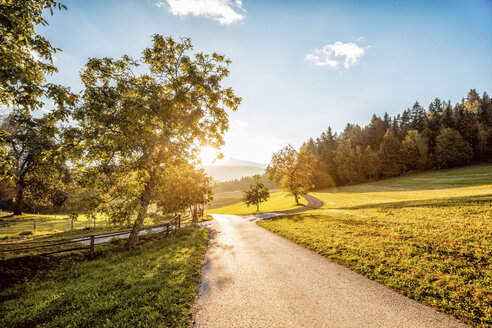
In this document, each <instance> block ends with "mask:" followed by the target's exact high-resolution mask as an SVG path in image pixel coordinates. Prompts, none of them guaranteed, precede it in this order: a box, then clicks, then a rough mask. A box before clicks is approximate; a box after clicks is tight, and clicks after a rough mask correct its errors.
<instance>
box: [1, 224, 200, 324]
mask: <svg viewBox="0 0 492 328" xmlns="http://www.w3.org/2000/svg"><path fill="white" fill-rule="evenodd" d="M208 234H209V232H208V230H206V229H202V228H198V227H197V226H189V227H185V228H183V229H181V230H179V231H177V232H176V233H175V234H173V235H171V236H170V237H168V238H162V237H160V236H158V235H149V236H142V237H140V240H141V241H142V244H141V245H139V246H137V247H136V249H134V250H131V251H127V250H125V249H123V247H122V244H123V243H124V241H120V242H117V243H115V244H114V245H111V246H110V247H112V249H111V250H110V251H108V252H105V253H103V254H99V256H98V257H97V258H96V259H95V260H92V261H85V256H82V255H80V254H69V255H63V256H61V255H60V256H51V257H45V258H36V257H35V258H32V259H31V260H26V259H23V260H22V262H20V261H19V260H11V261H5V262H4V263H3V264H2V266H1V268H0V276H2V281H1V282H0V286H1V288H0V300H1V302H0V326H1V327H31V326H38V325H42V326H43V327H68V326H72V327H137V326H138V327H171V326H172V327H187V325H188V322H189V320H190V318H191V304H192V302H193V300H194V298H195V295H196V292H197V290H198V282H199V279H200V270H201V264H202V260H203V257H204V253H205V247H206V243H207V240H208Z"/></svg>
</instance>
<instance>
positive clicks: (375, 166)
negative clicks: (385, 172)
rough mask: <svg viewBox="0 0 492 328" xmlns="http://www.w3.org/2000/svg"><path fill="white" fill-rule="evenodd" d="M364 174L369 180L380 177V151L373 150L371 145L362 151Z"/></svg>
mask: <svg viewBox="0 0 492 328" xmlns="http://www.w3.org/2000/svg"><path fill="white" fill-rule="evenodd" d="M362 163H363V164H364V165H363V174H364V176H365V177H366V178H368V179H369V180H374V179H377V178H379V174H380V173H381V160H380V159H379V156H378V153H376V152H375V151H373V150H372V149H371V147H370V146H367V147H366V149H364V152H363V153H362Z"/></svg>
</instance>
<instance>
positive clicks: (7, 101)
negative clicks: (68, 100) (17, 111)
mask: <svg viewBox="0 0 492 328" xmlns="http://www.w3.org/2000/svg"><path fill="white" fill-rule="evenodd" d="M62 8H63V9H66V7H65V5H63V4H61V3H59V2H56V1H54V0H23V1H15V0H4V1H2V5H1V6H0V36H1V37H0V40H1V42H0V63H1V65H0V104H3V105H5V106H6V107H15V108H23V109H26V110H27V111H29V110H33V109H37V108H40V107H41V106H42V105H43V102H42V101H41V100H40V98H41V97H42V96H46V97H48V98H51V99H53V100H55V102H58V101H59V100H61V98H64V97H67V93H66V92H67V91H68V90H67V89H65V88H63V87H61V86H56V85H52V84H46V85H45V84H44V83H45V81H46V75H48V74H52V73H54V72H56V71H57V69H56V67H55V66H54V65H53V54H54V53H55V52H56V51H57V50H60V49H57V48H55V47H53V46H52V45H51V43H50V42H49V41H48V40H46V39H45V38H44V37H42V36H41V35H39V34H37V33H36V32H35V31H36V26H37V25H39V24H41V25H46V24H47V21H46V20H45V18H44V17H43V11H45V10H49V11H50V13H51V14H53V11H54V10H55V9H58V10H60V9H62Z"/></svg>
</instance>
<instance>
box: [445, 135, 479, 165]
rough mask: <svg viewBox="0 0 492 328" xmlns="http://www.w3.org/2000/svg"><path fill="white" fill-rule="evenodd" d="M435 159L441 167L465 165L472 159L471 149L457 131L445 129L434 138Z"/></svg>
mask: <svg viewBox="0 0 492 328" xmlns="http://www.w3.org/2000/svg"><path fill="white" fill-rule="evenodd" d="M436 157H437V163H438V165H439V166H441V167H453V166H457V165H462V164H467V163H468V162H469V161H470V160H471V158H472V157H473V149H472V147H471V146H470V144H469V143H467V142H466V141H464V140H463V138H462V137H461V135H460V133H459V132H458V131H456V130H453V129H451V128H446V129H444V130H442V131H441V133H440V134H439V135H438V136H437V138H436Z"/></svg>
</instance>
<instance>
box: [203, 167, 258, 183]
mask: <svg viewBox="0 0 492 328" xmlns="http://www.w3.org/2000/svg"><path fill="white" fill-rule="evenodd" d="M203 169H204V170H205V172H207V174H208V175H210V176H211V177H212V178H213V179H214V180H215V181H229V180H234V179H240V178H242V177H245V176H250V175H255V174H263V172H264V171H265V169H264V168H259V167H255V166H242V165H241V166H239V165H234V166H229V165H204V166H203Z"/></svg>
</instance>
